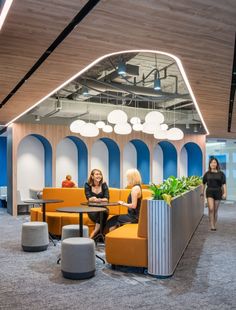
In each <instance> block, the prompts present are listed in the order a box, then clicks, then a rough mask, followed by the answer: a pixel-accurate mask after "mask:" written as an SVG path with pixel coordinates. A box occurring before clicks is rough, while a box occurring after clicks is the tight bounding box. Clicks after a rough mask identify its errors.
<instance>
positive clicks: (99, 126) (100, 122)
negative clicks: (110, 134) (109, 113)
mask: <svg viewBox="0 0 236 310" xmlns="http://www.w3.org/2000/svg"><path fill="white" fill-rule="evenodd" d="M95 125H96V126H97V128H100V129H101V128H103V127H104V126H105V125H106V124H105V123H104V122H103V121H98V122H97V123H96V124H95Z"/></svg>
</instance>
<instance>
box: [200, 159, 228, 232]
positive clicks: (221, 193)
mask: <svg viewBox="0 0 236 310" xmlns="http://www.w3.org/2000/svg"><path fill="white" fill-rule="evenodd" d="M206 186H207V188H206ZM205 188H206V191H205ZM204 193H206V198H207V205H208V214H209V222H210V228H211V230H213V231H215V230H216V222H217V215H218V208H219V204H220V201H221V199H226V178H225V174H224V173H223V172H222V171H221V170H220V165H219V162H218V160H217V159H216V158H215V157H212V158H211V159H210V161H209V168H208V171H207V172H206V173H205V174H204V176H203V193H202V194H201V195H202V196H204Z"/></svg>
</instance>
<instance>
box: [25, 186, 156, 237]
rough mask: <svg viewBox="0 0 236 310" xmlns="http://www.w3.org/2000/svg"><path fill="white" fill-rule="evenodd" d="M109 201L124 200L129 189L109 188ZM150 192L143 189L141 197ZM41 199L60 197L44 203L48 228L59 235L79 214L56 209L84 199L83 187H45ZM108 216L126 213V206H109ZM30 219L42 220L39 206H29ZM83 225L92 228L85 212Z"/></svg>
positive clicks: (75, 222)
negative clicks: (58, 200)
mask: <svg viewBox="0 0 236 310" xmlns="http://www.w3.org/2000/svg"><path fill="white" fill-rule="evenodd" d="M109 193H110V201H118V200H123V201H126V200H127V197H128V195H129V193H130V189H119V188H110V189H109ZM150 196H151V193H150V191H149V190H148V189H144V190H143V197H144V198H147V197H150ZM43 199H61V200H63V202H61V203H50V204H48V205H46V222H47V223H48V230H49V232H50V233H51V234H53V235H58V236H60V235H61V231H62V227H63V226H64V225H69V224H78V223H79V215H78V214H77V213H63V212H57V211H56V210H57V209H58V208H61V207H76V206H79V205H80V204H81V202H85V201H86V197H85V194H84V189H83V188H56V187H52V188H51V187H47V188H44V189H43ZM108 208H109V217H111V216H113V215H117V214H126V213H127V208H125V207H124V206H119V205H118V206H109V207H108ZM30 215H31V221H42V220H43V213H42V210H41V208H31V210H30ZM83 222H84V225H87V226H88V227H89V232H90V233H91V231H92V230H93V229H94V223H93V222H92V221H91V220H90V219H89V217H88V216H87V214H84V216H83Z"/></svg>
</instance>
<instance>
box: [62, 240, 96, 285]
mask: <svg viewBox="0 0 236 310" xmlns="http://www.w3.org/2000/svg"><path fill="white" fill-rule="evenodd" d="M61 271H62V274H63V276H64V277H65V278H68V279H73V280H78V279H87V278H91V277H93V276H94V273H95V243H94V241H93V240H92V239H90V238H67V239H64V240H63V241H62V245H61Z"/></svg>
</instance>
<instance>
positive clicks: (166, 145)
mask: <svg viewBox="0 0 236 310" xmlns="http://www.w3.org/2000/svg"><path fill="white" fill-rule="evenodd" d="M159 145H160V147H161V148H162V151H163V179H164V180H166V179H167V178H168V177H170V176H172V175H173V176H174V177H177V151H176V149H175V147H174V146H173V144H171V143H170V142H167V141H162V142H159Z"/></svg>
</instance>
